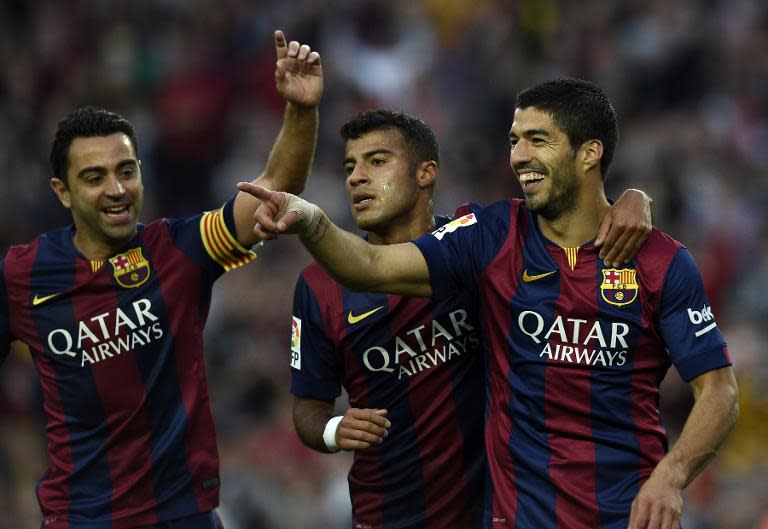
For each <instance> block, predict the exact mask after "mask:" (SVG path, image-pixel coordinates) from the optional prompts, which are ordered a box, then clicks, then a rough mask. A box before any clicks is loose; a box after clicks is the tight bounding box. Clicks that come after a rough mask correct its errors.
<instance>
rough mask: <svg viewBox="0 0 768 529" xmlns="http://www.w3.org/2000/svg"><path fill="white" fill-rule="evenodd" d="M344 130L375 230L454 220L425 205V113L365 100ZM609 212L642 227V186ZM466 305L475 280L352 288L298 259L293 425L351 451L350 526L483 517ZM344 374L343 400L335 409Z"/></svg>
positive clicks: (469, 527)
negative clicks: (365, 107) (435, 293)
mask: <svg viewBox="0 0 768 529" xmlns="http://www.w3.org/2000/svg"><path fill="white" fill-rule="evenodd" d="M341 136H342V138H343V139H344V141H345V144H346V145H345V156H344V162H343V163H344V172H345V173H346V191H347V198H348V199H349V203H350V207H351V209H352V216H353V218H354V220H355V223H356V224H357V226H358V227H359V228H361V229H363V230H365V231H366V232H367V240H368V242H369V243H371V244H373V245H389V244H397V243H403V242H407V241H410V240H413V239H417V238H418V237H420V236H422V235H424V234H425V233H429V232H431V231H433V230H435V228H441V227H445V226H446V225H448V224H449V222H450V219H449V218H447V217H441V216H437V217H436V216H434V213H433V211H432V192H433V189H434V186H435V183H436V181H437V177H438V170H439V165H440V155H439V150H438V144H437V139H436V138H435V135H434V133H433V132H432V130H431V129H430V128H429V126H428V125H427V124H426V123H424V121H422V120H421V119H418V118H416V117H414V116H409V115H407V114H403V113H400V112H392V111H389V110H373V111H369V112H363V113H362V114H359V115H357V116H355V117H354V118H353V119H351V120H350V121H348V122H347V123H345V124H344V125H343V126H342V128H341ZM468 212H469V209H468V208H467V209H466V210H461V211H459V212H457V216H459V217H460V216H461V215H463V214H464V213H468ZM614 216H616V217H619V216H623V218H624V219H629V220H627V221H626V222H625V224H628V226H627V227H626V228H625V229H624V231H625V232H627V233H628V234H632V233H633V232H634V231H638V232H642V231H643V220H645V218H646V211H645V199H644V195H643V194H642V193H637V192H628V193H627V194H626V197H625V198H623V199H621V200H620V201H619V204H618V205H617V207H616V208H615V209H614V210H608V211H607V212H606V217H607V218H608V221H609V223H610V221H611V219H612V218H615V217H614ZM631 220H634V222H630V221H631ZM648 230H650V223H649V224H648ZM606 231H607V225H606ZM616 231H617V230H615V229H614V232H616ZM618 231H621V230H618ZM612 235H613V237H614V240H616V239H618V235H617V234H616V233H613V234H612ZM631 239H632V237H631V236H630V237H627V238H626V239H625V240H631ZM337 251H338V252H339V254H340V255H343V254H344V253H345V251H346V250H345V249H344V247H339V248H337ZM474 307H475V296H474V294H473V293H472V292H471V291H470V290H469V289H465V290H457V291H455V292H453V293H451V295H448V296H445V297H443V298H440V299H434V300H428V299H423V298H409V297H405V296H392V295H386V294H381V293H375V292H352V291H350V290H347V289H346V288H344V287H343V286H342V285H341V284H339V283H337V282H336V281H334V280H333V279H332V278H331V277H330V276H329V275H328V273H327V272H325V270H323V269H322V268H321V267H320V265H318V264H317V263H314V264H312V265H310V266H309V267H307V268H306V269H304V270H303V271H302V273H301V276H300V277H299V279H298V281H297V284H296V291H295V294H294V313H293V320H292V329H293V332H292V339H291V374H292V385H291V392H292V393H293V394H294V397H295V398H294V408H293V415H294V424H295V427H296V432H297V433H298V435H299V437H300V438H301V439H302V441H303V442H304V443H305V444H306V445H308V446H310V447H312V448H313V449H315V450H318V451H321V452H329V451H330V452H335V451H337V450H339V449H343V450H354V451H355V454H354V455H355V459H354V463H353V464H352V468H351V469H350V472H349V491H350V496H351V500H352V510H353V525H354V526H355V527H367V528H370V529H379V528H387V529H415V528H423V527H435V528H451V529H475V528H476V529H479V528H482V527H485V523H486V519H485V516H484V503H485V498H484V496H483V490H484V479H485V471H484V469H485V453H484V450H483V414H482V410H483V399H484V391H483V388H484V386H483V381H484V377H485V374H484V369H483V365H484V363H483V360H482V350H481V346H480V328H481V325H480V322H479V321H478V320H477V312H476V311H475V309H474ZM342 386H343V387H344V388H345V389H346V390H347V393H348V396H349V402H350V406H351V407H350V408H349V409H347V410H346V411H345V413H344V415H343V416H338V417H333V411H334V401H335V400H336V398H337V397H338V396H339V395H340V392H341V387H342ZM385 437H386V438H385Z"/></svg>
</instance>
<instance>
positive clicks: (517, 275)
mask: <svg viewBox="0 0 768 529" xmlns="http://www.w3.org/2000/svg"><path fill="white" fill-rule="evenodd" d="M416 244H417V246H418V247H419V249H420V250H421V251H422V253H423V255H424V257H425V259H426V261H427V264H428V267H429V272H430V280H431V283H432V289H433V294H434V298H435V300H436V302H439V301H438V300H440V299H444V298H446V297H451V296H454V295H456V293H458V292H463V291H469V292H473V293H475V294H476V295H477V296H478V304H479V305H478V306H479V310H478V321H479V325H480V327H481V341H482V343H483V347H484V352H485V355H486V362H487V364H486V365H487V394H486V412H485V418H486V421H485V442H486V449H487V453H488V467H489V480H488V481H489V483H488V485H489V488H488V495H487V499H486V502H487V503H486V506H487V509H488V517H487V518H486V521H485V527H487V528H489V529H506V528H514V529H625V528H626V526H627V521H628V519H629V513H630V508H631V503H632V501H633V499H634V497H635V495H636V494H637V492H638V490H639V488H640V486H641V485H642V484H643V483H644V482H645V480H646V479H647V478H648V477H649V476H650V474H651V472H652V470H653V469H654V467H655V466H656V464H657V463H658V462H659V460H660V459H661V458H662V457H663V456H664V454H665V453H666V450H667V437H666V433H665V430H664V428H663V426H662V422H661V418H660V415H659V406H658V404H659V384H660V383H661V381H662V379H663V378H664V375H665V373H666V371H667V369H668V368H669V367H670V365H674V366H675V368H676V369H677V370H678V372H679V373H680V375H681V376H682V378H683V379H685V380H686V381H691V380H693V379H694V378H696V377H697V376H699V375H701V374H702V373H704V372H706V371H709V370H712V369H717V368H720V367H724V366H727V365H730V358H729V355H728V350H727V347H726V345H725V341H724V340H723V337H722V335H721V334H720V332H719V330H718V328H717V324H716V322H715V318H714V315H713V313H712V310H711V307H710V305H709V302H708V301H707V298H706V296H705V294H704V290H703V286H702V282H701V278H700V274H699V271H698V268H697V266H696V264H695V263H694V261H693V259H692V257H691V255H690V253H689V252H688V251H687V250H686V249H685V248H684V247H683V246H682V245H681V244H679V243H678V242H676V241H674V240H673V239H671V238H670V237H668V236H667V235H665V234H664V233H662V232H660V231H658V230H653V233H652V234H651V236H650V238H649V240H648V241H647V242H646V243H645V245H644V246H643V248H642V249H641V250H640V251H639V252H638V254H637V255H636V257H635V258H634V259H633V260H632V261H631V262H630V263H628V264H627V265H625V266H623V267H620V268H611V267H607V266H606V265H605V264H604V263H603V262H602V261H601V260H600V259H599V258H598V256H597V254H598V251H597V250H596V249H595V247H594V245H593V244H591V243H588V244H585V245H583V246H581V247H576V248H562V247H559V246H557V245H555V244H554V243H552V242H550V241H548V240H547V239H545V237H544V236H543V235H542V233H541V231H540V229H539V226H538V220H537V217H536V215H535V214H534V213H532V212H530V211H528V210H527V209H526V208H525V206H524V204H523V202H522V201H520V200H515V199H512V200H508V201H503V202H499V203H496V204H493V205H491V206H489V207H487V208H484V209H483V208H478V207H473V211H472V213H469V214H466V215H460V216H458V217H457V218H455V219H454V220H453V221H451V222H450V223H448V224H446V225H445V226H443V227H441V228H440V229H438V230H436V231H434V232H433V233H431V234H426V235H424V236H423V237H421V238H420V239H419V240H417V241H416Z"/></svg>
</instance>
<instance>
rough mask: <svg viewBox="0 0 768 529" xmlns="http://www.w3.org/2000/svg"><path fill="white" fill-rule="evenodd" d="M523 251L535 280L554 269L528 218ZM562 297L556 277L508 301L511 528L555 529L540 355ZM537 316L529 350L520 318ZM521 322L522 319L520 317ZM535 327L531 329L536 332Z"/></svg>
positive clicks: (525, 287)
mask: <svg viewBox="0 0 768 529" xmlns="http://www.w3.org/2000/svg"><path fill="white" fill-rule="evenodd" d="M525 239H526V240H525V246H524V248H523V267H522V270H521V273H522V271H523V270H527V271H528V274H529V275H537V274H542V273H546V272H549V271H552V270H557V268H558V267H557V264H556V263H555V261H554V260H553V259H552V256H551V255H550V254H549V251H548V250H547V248H546V247H545V245H544V242H543V238H542V237H541V236H540V234H539V233H538V224H537V221H536V218H535V216H533V215H532V214H529V217H528V224H527V230H526V234H525ZM559 297H560V274H559V273H557V274H553V275H552V276H551V278H550V277H547V278H544V279H541V280H538V281H535V282H530V283H526V282H523V281H520V283H519V285H518V288H517V291H516V292H515V296H514V298H513V299H512V307H511V314H512V319H513V320H512V322H511V329H510V341H511V343H510V355H511V358H510V365H511V369H510V372H509V373H508V375H507V379H508V383H509V384H510V386H511V388H512V395H511V397H510V399H511V400H510V403H509V407H510V409H511V418H512V427H511V434H510V438H509V444H508V446H509V451H510V453H511V454H512V462H513V467H514V479H515V484H516V486H517V499H518V503H517V515H516V524H515V526H516V527H518V528H521V529H530V528H532V527H536V528H537V529H556V528H557V521H556V517H555V489H554V487H553V486H552V484H551V482H550V480H549V462H550V458H551V455H552V453H551V450H550V448H549V444H548V438H547V433H546V428H545V419H546V417H545V409H544V396H545V391H546V388H545V373H546V369H547V367H546V362H545V361H542V359H541V358H540V357H539V353H538V351H540V350H541V349H543V348H544V346H545V345H546V340H544V339H543V335H544V334H545V333H546V329H549V328H550V327H551V326H552V323H553V322H554V308H555V303H556V302H557V300H558V298H559ZM526 310H528V311H535V312H536V313H538V314H539V316H541V318H542V319H543V329H544V332H542V333H541V336H540V338H539V339H540V340H541V343H538V344H535V347H532V345H533V344H532V340H533V339H532V338H531V336H529V335H527V334H525V333H523V332H522V330H521V329H520V325H519V324H518V318H519V317H521V316H522V311H526ZM523 317H524V316H523ZM533 318H537V317H536V316H534V315H530V316H529V317H528V319H525V320H524V324H525V325H526V328H527V329H531V326H535V327H537V326H538V322H539V320H538V319H535V320H534V319H533ZM535 327H534V328H535Z"/></svg>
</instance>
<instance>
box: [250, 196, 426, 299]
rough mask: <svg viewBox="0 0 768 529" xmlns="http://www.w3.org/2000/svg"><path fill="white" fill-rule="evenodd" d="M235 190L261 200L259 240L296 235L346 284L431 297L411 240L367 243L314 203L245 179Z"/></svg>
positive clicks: (357, 288) (421, 259) (423, 265)
mask: <svg viewBox="0 0 768 529" xmlns="http://www.w3.org/2000/svg"><path fill="white" fill-rule="evenodd" d="M237 188H238V189H239V190H240V191H242V192H247V193H250V194H251V195H253V196H254V197H256V198H258V199H259V200H261V201H262V203H261V205H260V206H259V208H258V209H257V210H256V214H255V218H256V222H257V225H256V228H255V229H256V234H257V236H258V237H259V238H261V239H272V238H275V237H276V236H277V235H279V234H281V233H296V234H298V235H299V236H300V237H301V242H302V243H303V244H304V246H305V247H306V248H307V250H309V252H310V253H311V254H312V255H313V256H314V258H315V259H316V260H317V261H318V262H319V263H320V264H321V265H323V267H324V268H325V269H326V270H328V272H329V273H330V274H331V275H332V276H333V277H334V279H336V280H337V281H339V282H340V283H341V284H343V285H344V286H346V287H347V288H349V289H351V290H355V291H360V292H362V291H364V292H387V293H392V294H402V295H405V296H418V297H428V296H430V295H432V287H431V285H430V282H429V269H428V268H427V263H426V261H425V260H424V257H423V256H422V254H421V252H420V251H419V249H418V248H417V247H416V245H415V244H413V243H410V242H408V243H402V244H382V245H373V244H369V243H368V242H366V241H365V240H363V239H361V238H360V237H358V236H357V235H355V234H353V233H349V232H347V231H344V230H342V229H341V228H339V227H338V226H336V225H335V224H334V223H333V222H331V220H330V219H329V218H328V217H327V216H326V215H325V213H324V212H323V211H322V210H321V209H320V208H319V207H317V206H316V205H315V204H311V203H309V202H307V201H306V200H303V199H301V198H299V197H297V196H295V195H291V194H290V193H281V192H274V191H270V190H268V189H265V188H263V187H260V186H258V185H254V184H252V183H246V182H240V183H239V184H237Z"/></svg>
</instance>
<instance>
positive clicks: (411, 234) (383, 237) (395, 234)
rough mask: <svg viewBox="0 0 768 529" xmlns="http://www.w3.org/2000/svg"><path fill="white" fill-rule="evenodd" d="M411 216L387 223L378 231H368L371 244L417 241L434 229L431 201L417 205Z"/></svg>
mask: <svg viewBox="0 0 768 529" xmlns="http://www.w3.org/2000/svg"><path fill="white" fill-rule="evenodd" d="M410 213H411V214H409V215H406V216H404V217H400V218H397V219H393V220H391V221H389V222H387V223H386V224H385V225H384V226H383V227H381V228H380V229H372V230H370V231H368V242H369V243H371V244H399V243H403V242H409V241H412V240H414V239H418V238H419V237H421V236H422V235H424V234H425V233H427V232H430V231H433V230H434V229H435V217H434V214H433V213H432V200H431V199H430V200H429V202H428V203H427V204H426V205H425V204H424V203H421V204H419V203H417V204H415V205H414V206H413V208H412V209H411V211H410Z"/></svg>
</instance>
